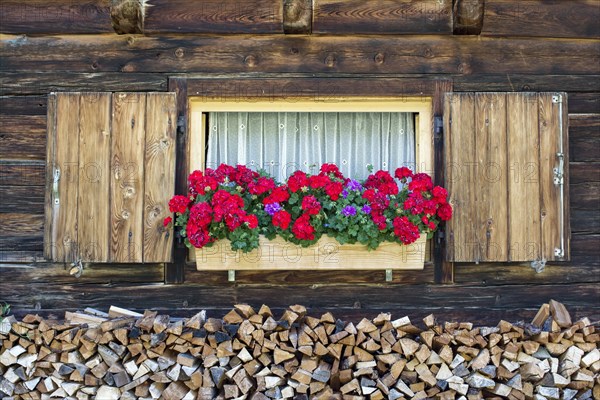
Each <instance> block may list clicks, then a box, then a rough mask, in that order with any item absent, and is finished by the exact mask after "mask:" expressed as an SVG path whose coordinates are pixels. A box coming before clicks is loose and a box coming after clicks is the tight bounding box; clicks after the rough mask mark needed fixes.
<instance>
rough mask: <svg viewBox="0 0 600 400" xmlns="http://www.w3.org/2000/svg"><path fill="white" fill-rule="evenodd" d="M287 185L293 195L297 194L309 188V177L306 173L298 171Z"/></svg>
mask: <svg viewBox="0 0 600 400" xmlns="http://www.w3.org/2000/svg"><path fill="white" fill-rule="evenodd" d="M287 184H288V187H289V188H290V190H291V191H292V193H296V192H297V191H298V190H300V189H302V188H303V187H306V186H308V177H307V176H306V174H305V173H304V172H302V171H296V172H294V173H293V174H292V176H290V177H289V178H288V182H287Z"/></svg>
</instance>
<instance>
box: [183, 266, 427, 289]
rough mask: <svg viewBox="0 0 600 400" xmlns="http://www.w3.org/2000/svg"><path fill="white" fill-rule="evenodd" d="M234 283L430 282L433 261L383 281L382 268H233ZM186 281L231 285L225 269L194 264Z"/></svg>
mask: <svg viewBox="0 0 600 400" xmlns="http://www.w3.org/2000/svg"><path fill="white" fill-rule="evenodd" d="M235 281H236V283H238V284H269V285H320V284H335V283H336V282H344V283H348V284H350V283H354V284H383V283H385V284H419V283H433V265H432V264H431V263H426V264H425V268H424V269H423V270H420V271H394V272H393V274H392V281H391V282H386V281H385V271H323V270H321V271H315V270H309V271H299V270H293V269H292V270H284V271H282V270H279V271H258V270H255V271H236V274H235ZM185 283H186V284H194V283H197V284H209V285H226V286H228V285H231V282H229V281H228V277H227V272H212V271H197V270H196V265H195V264H188V265H186V271H185Z"/></svg>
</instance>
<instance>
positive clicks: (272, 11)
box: [144, 0, 283, 34]
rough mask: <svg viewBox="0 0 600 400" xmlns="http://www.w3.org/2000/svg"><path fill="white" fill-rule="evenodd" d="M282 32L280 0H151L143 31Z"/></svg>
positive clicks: (148, 32)
mask: <svg viewBox="0 0 600 400" xmlns="http://www.w3.org/2000/svg"><path fill="white" fill-rule="evenodd" d="M170 32H177V33H283V1H282V0H245V1H238V0H219V1H203V0H195V1H191V2H190V1H188V0H154V1H151V2H150V7H147V8H146V17H145V20H144V33H146V34H160V33H170Z"/></svg>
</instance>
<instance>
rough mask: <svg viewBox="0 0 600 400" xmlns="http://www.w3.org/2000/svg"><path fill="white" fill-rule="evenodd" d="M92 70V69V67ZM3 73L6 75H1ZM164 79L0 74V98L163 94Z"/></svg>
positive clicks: (138, 75) (113, 74) (146, 75)
mask: <svg viewBox="0 0 600 400" xmlns="http://www.w3.org/2000/svg"><path fill="white" fill-rule="evenodd" d="M91 68H92V70H93V69H94V65H93V63H92V66H91ZM4 71H6V72H4ZM166 90H167V77H166V76H165V75H162V74H150V73H127V74H123V73H119V72H109V73H95V72H91V73H67V72H61V73H60V75H57V72H56V71H47V72H46V73H44V72H39V73H38V72H35V71H34V72H31V73H23V72H19V71H18V69H17V70H16V71H11V72H8V71H7V69H5V68H3V71H2V72H1V73H0V95H19V96H24V95H31V94H34V95H35V94H37V95H40V94H42V95H47V94H48V93H50V92H86V91H87V92H97V91H105V92H119V91H136V92H143V91H157V92H160V91H166Z"/></svg>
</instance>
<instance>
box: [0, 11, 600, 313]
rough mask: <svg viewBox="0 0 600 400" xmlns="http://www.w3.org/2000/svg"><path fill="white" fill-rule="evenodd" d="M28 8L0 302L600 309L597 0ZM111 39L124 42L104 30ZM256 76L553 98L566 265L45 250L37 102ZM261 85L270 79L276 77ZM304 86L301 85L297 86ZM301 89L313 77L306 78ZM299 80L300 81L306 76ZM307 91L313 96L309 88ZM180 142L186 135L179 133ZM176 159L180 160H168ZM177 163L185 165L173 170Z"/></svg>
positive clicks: (10, 66)
mask: <svg viewBox="0 0 600 400" xmlns="http://www.w3.org/2000/svg"><path fill="white" fill-rule="evenodd" d="M149 3H150V4H146V6H145V8H144V9H139V8H135V7H133V8H131V6H132V4H137V3H135V2H123V1H118V0H113V1H112V2H111V1H108V0H88V1H83V2H77V3H75V2H72V1H70V0H69V1H66V0H57V1H54V2H52V3H46V2H42V1H37V0H31V1H29V0H28V1H23V0H20V1H13V0H5V1H3V2H2V3H0V32H1V33H0V39H1V40H0V42H1V46H2V47H1V61H0V273H1V274H2V279H1V282H0V300H2V301H5V302H9V303H10V304H12V306H13V309H14V310H15V311H17V312H21V313H24V312H27V311H31V310H38V311H41V312H52V311H56V310H59V309H74V308H78V307H84V306H93V307H97V308H102V307H104V308H107V307H108V305H110V304H115V305H120V306H123V307H128V308H133V309H135V308H162V309H168V310H171V311H173V310H175V311H174V313H175V314H176V313H183V314H189V312H191V311H190V310H195V309H199V308H205V309H208V310H209V311H211V310H212V311H217V310H227V309H229V308H230V307H231V305H232V304H234V303H237V302H248V303H250V304H253V305H260V304H261V303H263V302H266V303H268V304H269V305H270V306H272V308H274V309H278V308H279V309H281V308H284V307H286V306H287V305H289V304H294V303H302V304H305V305H307V306H309V307H311V308H313V309H319V310H321V309H336V316H339V317H348V318H351V317H353V316H356V315H359V314H360V315H374V314H375V313H377V312H379V311H389V312H394V313H396V314H398V313H400V314H407V313H408V314H410V315H411V316H412V315H414V316H420V315H426V314H428V313H430V312H437V313H439V314H440V315H441V316H443V317H444V318H447V319H457V318H458V319H460V318H474V317H477V318H479V319H478V320H477V322H481V323H486V322H492V323H493V322H495V321H497V320H498V319H499V318H506V319H511V320H516V319H519V318H530V317H532V316H533V314H535V311H536V310H537V308H538V307H539V305H540V304H542V303H544V302H547V301H548V299H550V298H556V299H557V300H559V301H561V302H563V303H565V304H566V305H567V307H568V308H569V309H570V310H573V311H574V312H575V314H576V316H580V315H583V314H585V315H588V316H589V317H590V318H591V319H593V320H597V319H599V318H600V303H599V302H598V296H599V292H598V283H600V273H599V271H600V270H599V268H600V213H599V212H598V206H599V200H600V190H599V189H600V151H599V150H600V69H599V68H598V65H599V61H600V40H599V39H598V37H599V36H600V25H598V23H597V21H598V20H599V19H600V4H599V3H598V1H596V0H577V1H559V0H554V1H542V0H487V1H485V4H484V2H483V1H482V0H481V1H477V0H474V1H466V0H465V1H461V0H455V1H451V0H376V1H369V2H364V1H359V0H356V1H354V0H351V1H348V0H344V1H342V0H313V1H310V0H308V1H305V0H248V1H244V2H240V1H230V0H220V1H218V2H217V1H215V2H212V1H210V2H206V1H194V2H190V1H183V0H175V1H174V0H153V1H150V2H149ZM115 31H116V32H119V33H122V34H121V35H119V34H117V33H115ZM230 79H246V80H248V82H251V81H254V82H255V83H254V84H250V83H249V86H248V87H234V88H233V89H231V88H228V90H234V91H235V90H237V91H239V95H240V96H242V97H243V96H246V95H247V94H248V92H247V90H248V88H252V87H256V86H261V87H262V84H263V83H264V82H265V81H264V80H265V79H277V82H278V84H277V85H273V86H268V85H265V87H267V88H269V87H270V88H274V89H273V90H274V92H273V95H279V94H280V92H279V91H280V90H281V88H284V87H286V84H294V85H297V86H294V87H297V88H298V90H303V88H305V89H306V88H308V87H309V86H310V87H311V88H313V89H311V90H313V92H311V94H315V93H314V90H315V89H314V88H315V87H316V88H317V89H316V90H317V92H318V93H316V94H317V95H325V96H326V95H331V94H344V90H345V89H344V88H345V87H347V85H353V84H355V83H356V84H358V83H360V84H361V85H364V86H365V87H366V88H368V90H369V93H366V94H377V93H378V91H379V90H386V89H385V88H387V87H389V86H390V85H396V86H397V87H403V85H404V86H405V87H409V86H410V87H411V89H410V91H411V92H414V88H415V87H417V88H418V87H419V85H423V88H425V89H424V91H425V92H426V91H427V90H428V89H426V88H428V87H429V88H430V87H431V85H432V84H433V83H434V82H436V81H438V80H448V81H451V83H452V87H453V90H454V91H456V92H479V91H509V92H510V91H564V92H567V93H568V107H569V108H568V110H569V125H570V131H569V135H570V142H569V148H570V177H569V181H570V186H569V191H570V198H571V199H570V201H571V202H570V205H571V206H570V218H571V231H572V239H571V261H570V262H567V263H554V264H552V265H547V266H546V268H545V270H544V271H543V272H542V273H539V274H537V273H536V272H535V271H534V270H533V269H532V268H530V267H529V266H527V265H519V264H479V265H475V264H464V265H463V264H458V265H456V267H455V276H454V281H455V283H454V284H453V285H437V284H434V282H433V279H434V275H433V267H432V266H429V265H428V266H426V268H425V270H424V271H415V272H403V273H395V274H394V280H393V282H391V283H386V282H385V281H384V277H383V273H377V272H368V273H367V272H364V273H360V272H358V273H357V272H352V273H340V272H310V271H286V272H268V273H257V272H239V273H238V274H237V277H236V279H237V281H236V283H235V284H231V283H229V282H228V281H227V275H226V273H200V272H196V271H195V266H194V264H187V265H186V266H185V280H184V284H182V285H173V284H165V277H166V280H167V282H173V281H176V280H177V279H178V278H177V277H169V271H168V268H165V266H164V265H163V264H150V265H141V264H140V265H136V264H133V265H131V264H127V265H114V264H93V265H88V266H86V267H85V269H84V271H83V274H82V275H81V276H80V277H78V278H77V277H74V276H71V275H70V274H69V266H65V265H62V264H51V263H48V262H45V261H44V259H43V256H42V252H43V233H44V226H43V225H44V222H43V221H44V215H43V214H44V190H45V189H44V187H45V180H46V179H47V177H46V176H45V154H46V107H47V96H48V93H50V92H53V91H136V92H150V91H153V92H156V91H167V90H176V91H178V92H180V93H183V94H185V93H187V94H188V95H193V94H196V93H199V92H200V88H202V87H203V84H206V85H208V86H211V85H214V86H212V87H215V86H216V87H219V85H221V83H224V84H225V86H224V87H226V82H227V80H230ZM271 82H272V81H271ZM302 82H305V83H302ZM306 82H312V83H310V84H308V83H306ZM303 85H306V86H303ZM307 90H308V89H307ZM180 140H185V138H183V139H180ZM178 162H179V163H181V161H178ZM178 165H179V169H180V170H179V173H181V169H182V164H178Z"/></svg>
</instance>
